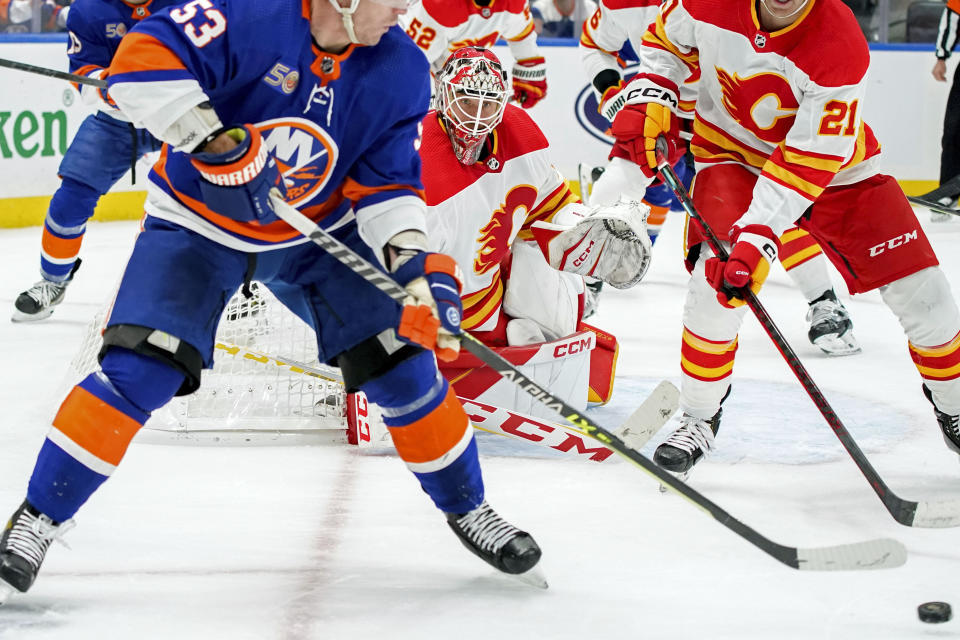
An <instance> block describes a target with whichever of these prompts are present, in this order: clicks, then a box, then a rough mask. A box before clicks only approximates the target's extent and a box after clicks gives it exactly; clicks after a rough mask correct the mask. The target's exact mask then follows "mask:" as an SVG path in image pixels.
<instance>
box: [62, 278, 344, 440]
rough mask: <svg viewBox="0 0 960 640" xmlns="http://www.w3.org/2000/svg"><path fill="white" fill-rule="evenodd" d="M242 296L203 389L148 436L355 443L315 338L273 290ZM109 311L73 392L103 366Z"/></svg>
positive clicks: (222, 331)
mask: <svg viewBox="0 0 960 640" xmlns="http://www.w3.org/2000/svg"><path fill="white" fill-rule="evenodd" d="M250 290H251V291H250V292H251V295H250V296H249V297H247V296H245V295H244V294H243V293H242V292H237V293H236V295H234V296H233V298H231V300H230V301H229V302H228V303H227V306H226V309H224V312H223V316H222V317H221V320H220V325H219V328H218V329H217V336H216V343H215V344H216V346H215V349H214V364H213V368H212V369H205V370H204V371H203V373H202V375H201V382H200V388H199V389H198V390H197V391H195V392H194V393H192V394H190V395H188V396H182V397H177V398H174V399H173V400H171V401H170V402H169V403H168V404H167V405H166V406H165V407H163V408H161V409H158V410H157V411H155V412H154V413H153V415H152V416H151V418H150V420H149V421H148V422H147V424H146V425H144V430H143V432H142V433H144V436H145V437H150V436H158V435H159V436H161V437H163V436H166V437H173V438H175V439H186V440H192V441H200V442H210V443H237V444H242V443H254V444H256V443H269V442H271V441H284V442H290V441H305V442H316V441H342V442H347V441H348V421H347V414H348V411H347V405H348V401H349V400H348V397H347V395H348V394H347V393H346V392H345V389H344V386H343V379H342V377H341V375H340V371H339V370H338V369H336V368H333V367H329V366H327V365H325V364H323V363H320V362H319V361H318V360H317V343H316V335H315V333H314V332H313V330H312V329H311V328H310V327H309V326H308V325H307V324H306V323H305V322H303V321H302V320H301V319H300V318H299V317H297V316H296V315H295V314H294V313H292V312H291V311H289V310H288V309H287V308H286V307H285V306H284V305H283V304H282V303H281V302H280V301H279V300H278V299H277V298H276V297H275V296H274V295H273V294H272V293H271V292H270V290H269V289H268V288H267V287H266V286H263V285H261V284H259V283H257V282H254V283H252V284H251V287H250ZM109 311H110V309H109V307H106V308H104V309H103V310H101V311H100V313H98V314H97V316H96V317H95V318H94V320H93V321H92V322H91V324H90V325H89V327H88V330H87V332H86V334H85V337H84V340H83V343H82V345H81V347H80V350H79V351H78V353H77V354H76V356H75V357H74V359H73V361H72V362H71V364H70V370H69V374H68V376H67V380H66V381H65V385H64V386H65V387H66V388H67V389H68V388H69V387H72V386H73V385H74V384H76V383H77V382H78V381H79V380H81V379H82V378H83V377H84V376H86V375H87V374H89V373H91V372H92V371H95V370H96V369H97V367H98V366H99V364H98V360H97V356H98V354H99V352H100V348H101V346H102V344H103V340H102V332H103V328H104V326H105V324H106V320H107V317H108V315H109Z"/></svg>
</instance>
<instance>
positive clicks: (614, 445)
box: [273, 193, 907, 571]
mask: <svg viewBox="0 0 960 640" xmlns="http://www.w3.org/2000/svg"><path fill="white" fill-rule="evenodd" d="M273 205H274V210H275V212H276V214H277V215H278V216H279V217H280V218H281V219H282V220H284V221H286V222H287V224H289V225H290V226H292V227H293V228H294V229H296V230H297V231H299V232H300V233H301V234H303V235H304V236H306V237H307V238H308V239H309V240H310V241H311V242H313V243H314V244H316V245H318V246H319V247H321V248H322V249H324V250H325V251H327V252H328V253H329V254H330V255H331V256H333V257H334V258H335V259H337V260H339V261H340V262H341V263H342V264H344V265H345V266H347V267H349V268H350V269H351V270H353V271H354V272H355V273H356V274H357V275H359V276H360V277H362V278H363V279H365V280H366V281H367V282H369V283H370V284H372V285H373V286H375V287H377V288H378V289H379V290H380V291H382V292H383V293H384V294H386V295H388V296H390V297H391V298H393V299H394V300H395V301H397V303H398V304H403V300H404V299H405V298H406V297H407V293H406V291H405V290H404V289H403V288H402V287H401V286H400V285H398V284H397V283H396V282H395V281H394V280H393V279H392V278H391V277H390V276H389V275H387V274H386V273H384V272H383V271H381V270H380V269H378V268H376V267H375V266H373V265H372V264H370V263H369V262H367V261H366V260H365V259H364V258H363V257H361V256H359V255H358V254H357V253H355V252H354V251H353V250H351V249H350V248H349V247H347V246H346V245H344V244H343V243H342V242H340V241H339V240H337V239H336V238H334V237H333V236H331V235H330V234H329V233H328V232H327V231H326V230H324V229H322V228H321V227H320V226H318V225H317V224H316V223H314V222H313V221H312V220H311V219H310V218H308V217H307V216H305V215H303V214H302V213H300V211H298V210H297V209H295V208H294V207H292V206H291V205H289V204H287V203H286V202H284V200H283V199H282V198H280V197H279V194H276V193H275V194H274V195H273ZM461 344H462V345H463V347H464V348H465V349H466V350H467V351H469V352H470V353H472V354H473V355H475V356H476V357H477V358H479V359H480V360H481V361H482V362H484V363H485V364H486V365H487V366H489V367H491V368H492V369H494V370H495V371H497V373H499V374H500V375H501V376H502V377H503V378H504V379H506V380H509V381H511V382H513V383H514V384H516V385H517V386H518V387H520V389H521V390H523V391H524V392H525V393H527V394H529V395H530V396H532V397H533V398H535V399H537V400H538V401H539V402H541V403H543V405H544V406H546V407H549V408H551V409H553V410H554V411H556V412H557V413H559V414H560V415H561V416H563V417H564V419H566V420H567V421H568V422H570V424H572V425H573V426H574V428H575V429H576V430H577V431H579V432H580V433H583V434H584V435H587V436H590V437H591V438H594V439H596V440H599V441H600V442H602V443H603V444H605V445H606V446H608V447H609V448H611V449H613V450H614V451H616V452H617V453H619V454H620V455H621V456H623V457H625V458H627V459H628V460H630V461H631V462H633V463H634V464H635V465H637V466H638V467H640V468H641V469H643V470H644V471H646V472H647V473H648V474H650V475H651V476H653V477H654V478H656V479H657V480H658V481H660V482H661V483H662V484H665V485H667V486H668V487H669V488H670V489H672V490H673V491H675V492H677V493H679V494H680V495H682V496H683V497H685V498H686V499H687V500H688V501H690V502H691V503H693V504H694V505H695V506H697V507H699V508H700V509H702V510H703V511H706V512H707V513H708V514H710V515H711V516H712V517H713V518H714V519H715V520H716V521H717V522H719V523H720V524H722V525H723V526H725V527H726V528H727V529H729V530H730V531H733V532H734V533H736V534H737V535H738V536H740V537H741V538H743V539H744V540H746V541H747V542H749V543H750V544H752V545H753V546H755V547H757V548H758V549H760V550H761V551H763V552H764V553H766V554H767V555H769V556H770V557H772V558H774V559H776V560H778V561H780V562H782V563H783V564H785V565H786V566H788V567H791V568H793V569H801V570H813V571H837V570H854V569H885V568H891V567H898V566H901V565H902V564H903V563H904V562H906V559H907V550H906V548H905V547H904V546H903V544H901V543H900V542H899V541H897V540H894V539H891V538H878V539H874V540H867V541H863V542H855V543H851V544H842V545H833V546H829V547H809V548H798V547H792V546H786V545H782V544H779V543H777V542H774V541H773V540H771V539H769V538H767V537H766V536H764V535H763V534H761V533H759V532H757V531H756V530H754V529H752V528H751V527H749V526H747V525H746V524H744V523H743V522H741V521H739V520H737V519H736V518H734V517H733V516H732V515H730V514H729V513H727V512H726V511H725V510H723V509H722V508H721V507H720V506H719V505H717V504H715V503H714V502H713V501H711V500H710V499H709V498H707V497H706V496H704V495H702V494H701V493H700V492H698V491H697V490H696V489H694V488H693V487H691V486H690V485H688V484H686V483H685V482H683V481H681V480H678V479H677V478H674V477H673V476H672V475H670V473H669V472H667V471H664V470H662V469H660V467H658V466H657V465H656V464H654V463H653V462H652V461H651V460H649V459H648V458H646V457H645V456H643V455H642V454H640V453H638V452H636V451H634V450H633V449H631V448H629V447H628V446H626V444H625V443H624V442H623V440H621V439H620V438H619V437H617V436H616V435H615V434H613V433H611V432H610V431H607V430H606V429H604V428H603V427H601V426H600V425H598V424H596V423H595V422H593V421H592V420H591V419H590V418H589V417H587V416H584V415H581V413H580V412H579V411H578V410H577V409H575V408H574V407H572V406H570V405H569V404H567V403H566V402H564V401H563V400H561V399H559V398H554V397H553V396H552V395H550V393H549V392H548V391H546V390H545V389H542V388H540V386H539V385H538V384H537V383H536V382H534V381H533V380H531V379H530V378H528V377H526V376H525V375H523V374H522V373H520V371H518V370H517V368H516V367H514V366H513V365H512V364H510V363H509V362H508V361H507V360H505V359H504V358H502V357H500V356H499V355H498V354H497V353H495V352H494V351H493V350H491V349H490V348H489V347H487V346H486V345H484V344H483V343H482V342H480V341H479V340H477V339H476V338H474V337H473V336H472V335H470V334H469V333H467V332H464V333H463V334H462V340H461Z"/></svg>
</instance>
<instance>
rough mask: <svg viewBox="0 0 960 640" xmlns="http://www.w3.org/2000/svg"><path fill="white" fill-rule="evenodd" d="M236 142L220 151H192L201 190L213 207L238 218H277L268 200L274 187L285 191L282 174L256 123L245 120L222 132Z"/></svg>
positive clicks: (233, 217) (243, 220) (261, 219)
mask: <svg viewBox="0 0 960 640" xmlns="http://www.w3.org/2000/svg"><path fill="white" fill-rule="evenodd" d="M225 133H226V134H227V135H228V136H230V137H231V138H233V139H234V140H236V141H237V143H238V144H237V146H236V147H234V148H233V149H231V150H230V151H226V152H223V153H206V152H202V151H201V152H199V153H193V154H191V156H192V160H191V162H192V164H193V166H194V167H196V169H197V171H199V172H200V176H201V178H202V180H200V193H202V194H203V202H204V204H206V205H207V206H208V207H209V208H210V209H211V210H212V211H214V212H216V213H219V214H220V215H222V216H226V217H228V218H230V219H232V220H237V221H239V222H252V221H257V222H259V223H260V224H269V223H271V222H275V221H277V220H279V219H280V218H278V217H277V215H276V213H274V211H273V205H272V204H271V203H270V191H271V190H272V189H274V188H276V189H278V190H279V191H280V195H281V196H284V195H286V188H285V187H284V185H283V177H282V176H281V175H280V169H279V168H278V167H277V161H276V159H275V158H274V157H273V154H271V153H270V152H268V151H267V148H266V146H265V145H264V143H263V137H262V136H261V135H260V131H258V130H257V128H256V127H254V126H253V125H250V124H245V125H242V126H239V127H233V128H231V129H228V130H227V131H226V132H225Z"/></svg>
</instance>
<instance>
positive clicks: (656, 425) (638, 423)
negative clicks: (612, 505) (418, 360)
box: [215, 342, 680, 462]
mask: <svg viewBox="0 0 960 640" xmlns="http://www.w3.org/2000/svg"><path fill="white" fill-rule="evenodd" d="M215 348H216V349H217V350H218V351H222V352H224V353H226V354H228V355H230V356H233V357H234V358H242V359H244V360H248V361H251V362H255V363H258V364H262V365H264V366H265V367H269V368H273V367H277V368H280V369H286V370H289V371H291V372H293V373H298V374H303V375H306V376H310V377H313V378H319V379H320V380H325V381H327V382H334V383H338V384H341V385H342V384H343V377H342V376H340V375H338V374H337V373H336V371H328V370H324V369H320V368H317V367H313V366H311V365H309V364H306V363H303V362H298V361H296V360H295V359H293V358H286V357H284V356H274V355H269V354H266V353H262V352H260V351H254V350H253V349H249V348H247V347H241V346H240V345H236V344H230V343H225V342H217V343H216V346H215ZM457 397H458V399H459V400H460V402H461V403H466V404H469V405H471V406H475V407H477V408H478V409H482V410H483V413H484V415H483V416H482V417H481V418H480V419H476V418H474V419H473V420H471V424H472V425H473V428H474V429H477V430H479V431H483V432H486V433H492V434H494V435H500V436H505V437H508V438H511V439H515V440H521V441H523V442H529V443H533V444H537V445H540V446H545V447H548V448H551V449H554V450H557V448H556V447H555V446H552V445H551V442H550V440H548V439H547V438H544V437H542V436H540V435H534V436H533V437H529V436H528V437H524V435H525V434H524V435H518V433H519V432H517V428H518V427H519V426H533V427H535V428H537V429H539V430H540V431H542V432H545V433H549V432H551V431H553V430H556V429H560V430H562V431H564V432H566V433H571V434H576V435H574V436H573V437H574V438H575V440H574V443H575V444H574V446H573V447H571V448H567V449H560V450H563V451H566V452H570V451H571V449H573V450H574V451H576V452H578V453H581V454H586V453H593V455H591V456H590V457H589V458H588V459H589V460H594V461H596V462H602V461H604V460H607V459H608V456H609V455H610V453H611V452H612V450H609V449H606V450H600V451H597V450H596V449H594V450H587V447H585V446H579V445H580V443H581V442H582V441H581V440H579V437H580V435H582V434H581V432H580V431H578V430H577V429H575V428H573V427H571V426H569V425H564V424H558V423H555V422H547V421H544V420H542V419H540V418H533V417H530V416H527V415H524V414H522V413H518V412H516V411H512V410H510V409H507V408H505V407H497V406H494V405H487V404H485V403H482V402H480V401H478V400H475V399H472V398H465V397H462V396H457ZM679 399H680V392H679V391H678V390H677V387H676V386H674V385H673V384H672V383H670V382H668V381H666V380H663V381H661V382H660V383H659V384H658V385H657V386H656V387H655V388H654V390H653V391H652V392H651V393H650V395H648V396H647V397H646V399H645V400H644V401H643V403H642V404H641V405H640V406H639V407H637V409H636V410H634V412H633V413H632V414H630V416H629V417H628V418H627V419H626V420H625V421H624V422H623V424H621V425H620V426H619V427H618V428H617V429H616V430H615V431H614V432H613V433H615V434H616V435H617V436H618V437H619V438H620V439H622V440H623V441H624V443H625V444H626V445H627V446H628V447H630V448H631V449H633V450H634V451H639V450H640V449H642V448H643V446H644V445H646V444H647V442H648V441H649V440H650V438H652V437H653V436H654V434H656V433H657V432H658V431H659V430H660V429H661V428H662V427H663V425H665V424H666V423H667V421H668V420H669V419H670V418H671V417H672V416H673V414H674V413H676V412H677V409H679V408H680V404H679ZM497 412H503V413H505V414H506V415H507V420H501V421H499V422H497V420H496V416H495V415H492V414H495V413H497ZM469 413H470V412H469V411H468V414H469ZM474 422H476V423H477V424H474ZM506 422H509V423H510V424H511V425H516V426H514V427H511V428H510V430H507V429H505V428H504V423H506ZM598 454H604V455H598Z"/></svg>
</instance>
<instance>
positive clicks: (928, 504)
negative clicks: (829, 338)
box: [656, 136, 960, 527]
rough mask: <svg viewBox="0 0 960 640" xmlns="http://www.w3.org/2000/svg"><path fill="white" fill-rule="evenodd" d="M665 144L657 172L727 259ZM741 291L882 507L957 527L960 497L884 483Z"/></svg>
mask: <svg viewBox="0 0 960 640" xmlns="http://www.w3.org/2000/svg"><path fill="white" fill-rule="evenodd" d="M665 146H666V140H665V139H664V138H663V137H662V136H661V137H660V139H659V140H658V142H657V151H656V153H657V163H658V164H659V166H658V169H659V171H660V175H661V176H663V179H664V182H666V183H667V184H668V185H669V186H670V189H672V190H673V193H674V194H675V195H676V196H677V199H678V200H679V201H680V202H681V203H682V204H683V208H684V209H685V210H686V212H687V214H688V215H689V216H690V217H691V218H693V219H694V220H696V221H697V222H698V223H700V226H701V227H702V228H703V234H704V237H705V238H706V239H707V243H708V244H709V245H710V248H711V249H712V250H713V252H714V254H716V256H717V257H719V258H720V259H721V260H726V259H727V257H728V255H729V254H728V253H727V250H726V248H725V247H724V246H723V245H722V244H721V243H720V240H719V239H718V238H717V236H716V234H714V233H713V230H711V229H710V227H709V225H707V223H706V221H704V219H703V218H702V217H700V214H699V213H698V212H697V210H696V208H695V207H694V206H693V201H692V200H690V196H689V194H688V193H687V190H686V188H684V186H683V184H682V183H681V182H680V180H679V179H678V178H677V174H675V173H674V172H673V169H672V168H671V167H670V164H669V163H668V162H667V159H666V153H665V149H664V147H665ZM741 293H742V294H743V299H744V300H745V301H746V303H747V305H748V306H749V307H750V310H751V311H753V314H754V316H756V318H757V320H758V321H759V322H760V326H762V327H763V329H764V331H766V332H767V335H768V336H770V340H772V341H773V344H774V346H776V347H777V350H778V351H779V352H780V355H782V356H783V359H784V360H785V361H786V363H787V366H788V367H790V370H791V371H792V372H793V374H794V375H795V376H796V377H797V380H799V381H800V385H801V386H802V387H803V390H804V391H806V392H807V395H809V396H810V399H811V400H813V404H814V405H816V407H817V409H819V411H820V414H821V415H823V417H824V419H825V420H826V421H827V424H828V425H830V428H831V429H833V433H834V434H836V436H837V438H838V439H839V440H840V444H842V445H843V448H844V449H846V450H847V453H848V454H850V457H851V458H852V459H853V461H854V463H856V465H857V467H858V468H859V469H860V472H861V473H862V474H863V476H864V477H865V478H866V479H867V481H868V482H869V483H870V486H871V487H873V490H874V492H876V494H877V496H879V498H880V501H881V502H883V506H884V507H886V508H887V511H889V512H890V515H892V516H893V519H894V520H896V521H897V522H899V523H900V524H902V525H905V526H908V527H956V526H957V525H960V499H957V498H952V499H950V500H940V501H936V502H932V501H920V502H914V501H913V500H904V499H903V498H901V497H900V496H898V495H897V494H895V493H894V492H893V491H891V490H890V487H888V486H887V483H886V482H884V481H883V478H881V477H880V474H878V473H877V471H876V469H874V468H873V465H871V464H870V461H869V460H867V456H866V455H864V453H863V451H862V450H861V449H860V447H859V446H858V445H857V443H856V441H855V440H854V439H853V436H851V435H850V432H849V431H847V428H846V427H845V426H844V425H843V423H842V422H841V421H840V417H839V416H837V414H836V412H835V411H834V410H833V407H831V406H830V403H829V402H827V399H826V397H825V396H824V395H823V393H822V392H821V391H820V389H819V388H818V387H817V384H816V383H815V382H814V381H813V378H811V377H810V374H809V373H807V369H806V368H805V367H804V366H803V363H801V362H800V358H799V357H797V354H796V353H795V352H794V350H793V348H792V347H791V346H790V344H789V343H788V342H787V339H786V338H785V337H784V336H783V334H782V333H780V329H779V328H778V327H777V325H776V324H774V322H773V319H772V318H771V317H770V314H769V313H768V312H767V310H766V309H765V308H764V307H763V305H762V304H761V303H760V300H759V299H758V298H757V295H756V294H755V293H754V292H753V291H751V290H750V289H749V288H746V287H745V288H743V289H742V290H741Z"/></svg>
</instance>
